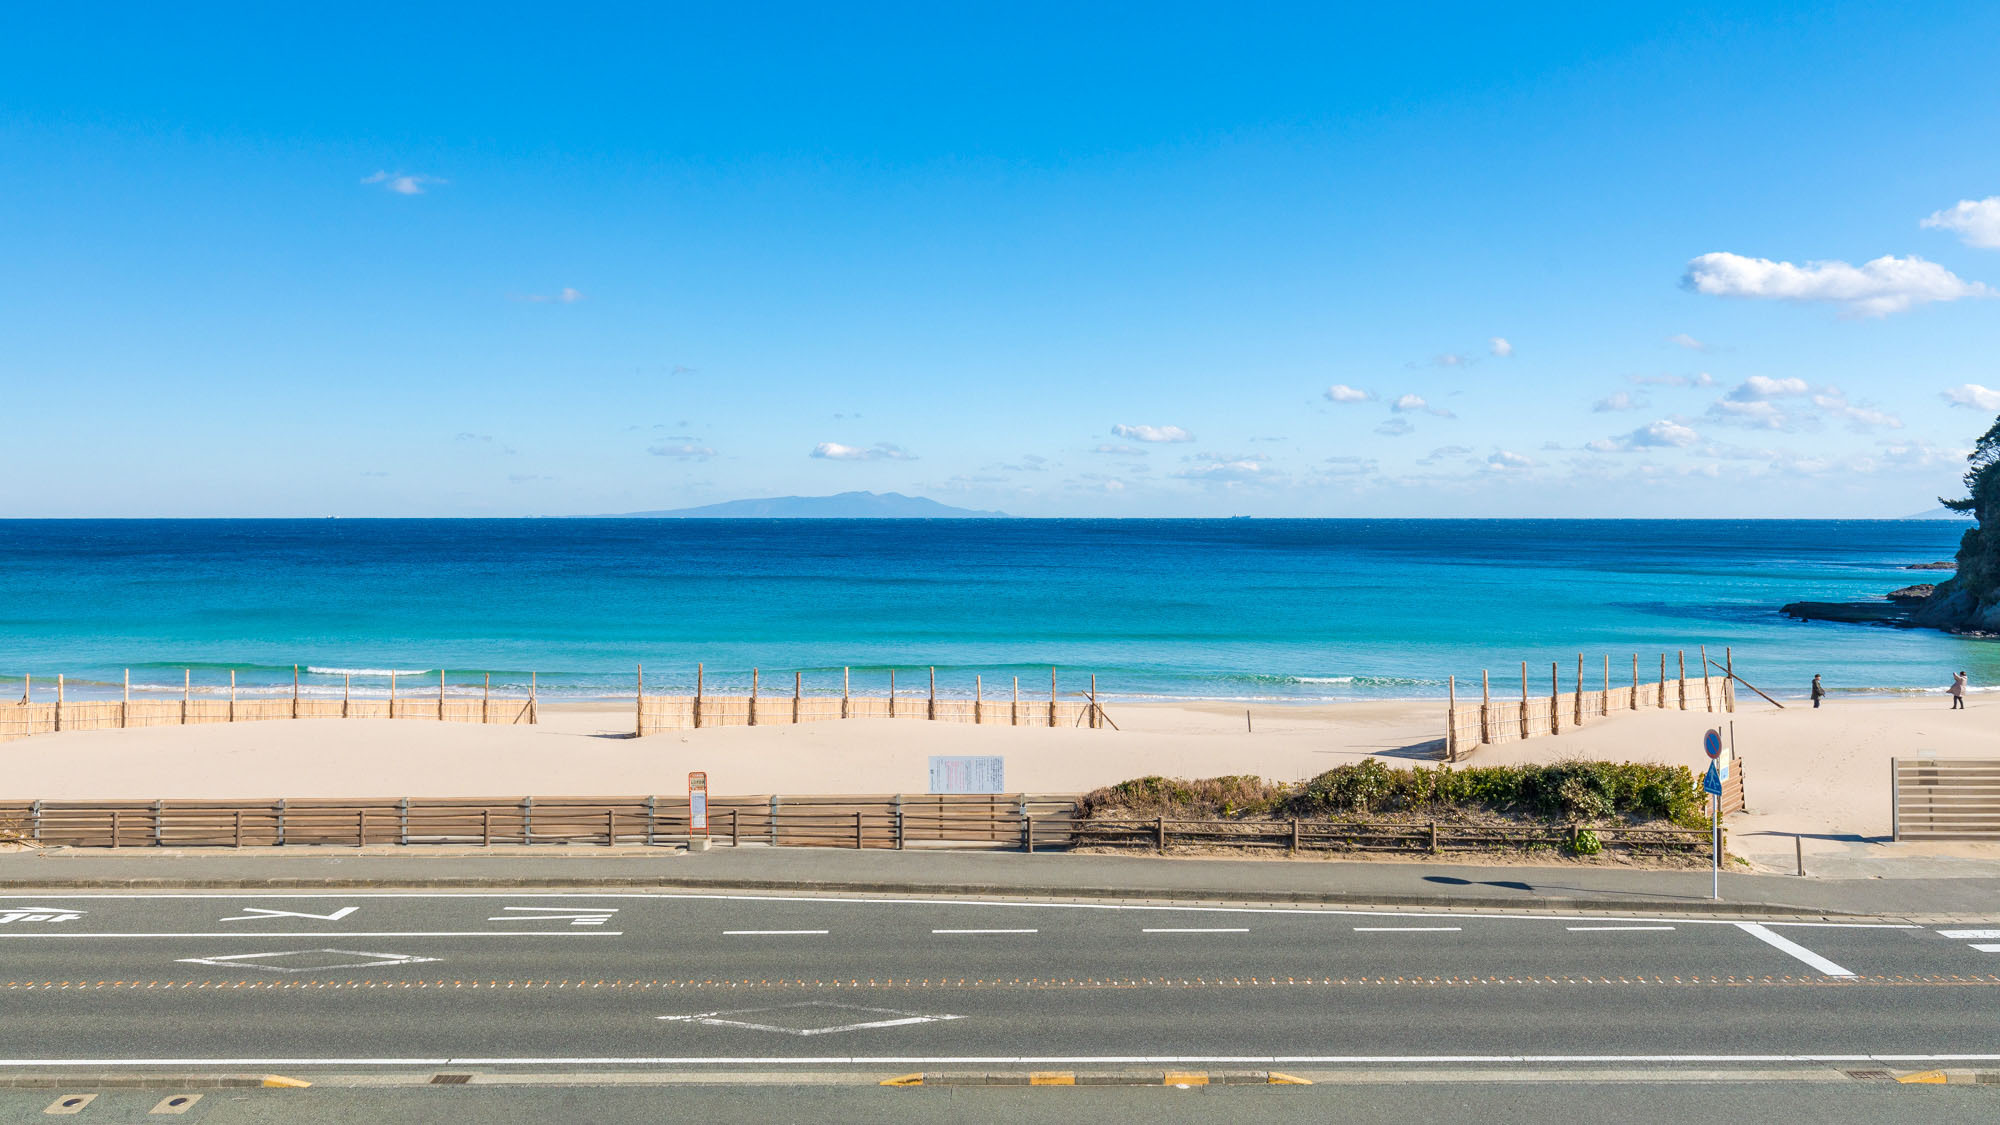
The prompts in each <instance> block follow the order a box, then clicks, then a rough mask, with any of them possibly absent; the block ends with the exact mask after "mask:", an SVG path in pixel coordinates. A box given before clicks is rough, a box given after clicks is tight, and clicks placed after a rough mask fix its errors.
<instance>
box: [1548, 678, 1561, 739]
mask: <svg viewBox="0 0 2000 1125" xmlns="http://www.w3.org/2000/svg"><path fill="white" fill-rule="evenodd" d="M1561 675H1562V671H1561V666H1560V665H1559V664H1557V662H1556V661H1553V660H1551V661H1549V733H1550V734H1561V733H1562V682H1561V680H1560V677H1561Z"/></svg>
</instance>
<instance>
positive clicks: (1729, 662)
mask: <svg viewBox="0 0 2000 1125" xmlns="http://www.w3.org/2000/svg"><path fill="white" fill-rule="evenodd" d="M1722 701H1723V703H1725V704H1726V705H1728V707H1729V713H1730V714H1732V715H1734V714H1735V713H1736V657H1735V656H1733V655H1731V654H1730V651H1729V646H1727V645H1724V646H1723V648H1722Z"/></svg>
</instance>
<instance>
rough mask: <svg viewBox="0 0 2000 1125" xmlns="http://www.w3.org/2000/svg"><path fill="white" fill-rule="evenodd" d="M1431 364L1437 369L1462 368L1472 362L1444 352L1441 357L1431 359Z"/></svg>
mask: <svg viewBox="0 0 2000 1125" xmlns="http://www.w3.org/2000/svg"><path fill="white" fill-rule="evenodd" d="M1431 362H1432V363H1435V364H1437V365H1438V366H1439V367H1463V366H1465V365H1466V364H1468V363H1471V362H1472V361H1471V360H1469V359H1467V358H1465V357H1464V356H1462V355H1459V354H1457V353H1456V352H1446V353H1444V354H1443V355H1441V356H1434V357H1432V359H1431Z"/></svg>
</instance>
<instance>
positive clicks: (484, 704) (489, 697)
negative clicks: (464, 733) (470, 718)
mask: <svg viewBox="0 0 2000 1125" xmlns="http://www.w3.org/2000/svg"><path fill="white" fill-rule="evenodd" d="M492 707H493V673H491V672H488V673H486V682H485V683H484V685H482V686H481V687H480V689H479V725H480V726H482V727H483V726H485V725H486V723H487V721H488V720H489V718H490V717H491V716H490V715H489V714H488V712H489V711H490V710H491V709H492Z"/></svg>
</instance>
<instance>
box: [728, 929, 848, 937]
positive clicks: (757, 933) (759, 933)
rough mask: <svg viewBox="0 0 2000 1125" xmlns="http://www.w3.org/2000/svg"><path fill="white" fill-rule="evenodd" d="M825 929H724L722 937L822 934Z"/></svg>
mask: <svg viewBox="0 0 2000 1125" xmlns="http://www.w3.org/2000/svg"><path fill="white" fill-rule="evenodd" d="M825 932H826V931H825V930H724V931H722V934H723V936H724V937H758V936H763V937H783V936H785V935H787V934H823V933H825Z"/></svg>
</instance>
